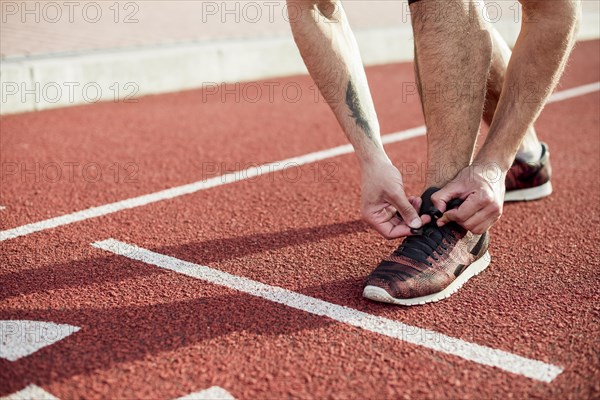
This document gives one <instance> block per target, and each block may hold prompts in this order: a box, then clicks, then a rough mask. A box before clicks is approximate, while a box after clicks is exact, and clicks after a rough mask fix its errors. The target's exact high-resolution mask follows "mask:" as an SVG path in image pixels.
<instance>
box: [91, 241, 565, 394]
mask: <svg viewBox="0 0 600 400" xmlns="http://www.w3.org/2000/svg"><path fill="white" fill-rule="evenodd" d="M92 246H94V247H96V248H98V249H102V250H106V251H109V252H111V253H114V254H117V255H121V256H124V257H128V258H130V259H133V260H138V261H142V262H144V263H147V264H151V265H155V266H157V267H160V268H164V269H167V270H170V271H174V272H177V273H180V274H183V275H187V276H189V277H192V278H196V279H200V280H203V281H206V282H210V283H213V284H216V285H221V286H225V287H228V288H231V289H235V290H238V291H240V292H243V293H248V294H250V295H253V296H257V297H260V298H263V299H266V300H270V301H273V302H276V303H280V304H284V305H286V306H288V307H292V308H295V309H298V310H302V311H306V312H308V313H311V314H315V315H320V316H325V317H329V318H331V319H333V320H335V321H338V322H342V323H344V324H348V325H352V326H354V327H357V328H361V329H364V330H366V331H369V332H374V333H378V334H380V335H385V336H389V337H391V338H394V339H399V340H403V341H405V342H408V343H412V344H415V345H419V346H423V347H426V348H428V349H432V350H435V351H439V352H442V353H446V354H451V355H454V356H457V357H461V358H464V359H466V360H469V361H473V362H476V363H478V364H482V365H487V366H491V367H496V368H500V369H502V370H504V371H508V372H512V373H514V374H518V375H522V376H525V377H528V378H531V379H535V380H538V381H542V382H551V381H552V380H553V379H554V378H556V377H557V376H558V375H559V374H560V373H561V372H562V371H563V369H562V368H561V367H557V366H555V365H551V364H546V363H544V362H541V361H537V360H532V359H529V358H525V357H522V356H519V355H516V354H512V353H509V352H506V351H502V350H498V349H493V348H490V347H486V346H482V345H479V344H476V343H470V342H466V341H464V340H461V339H458V338H453V337H450V336H446V335H444V334H441V333H438V332H434V331H430V330H428V329H422V328H417V327H414V326H410V325H406V324H403V323H402V322H398V321H394V320H391V319H387V318H383V317H378V316H376V315H371V314H367V313H365V312H362V311H358V310H355V309H352V308H349V307H345V306H340V305H337V304H333V303H329V302H326V301H323V300H320V299H317V298H314V297H309V296H306V295H303V294H300V293H296V292H292V291H290V290H287V289H283V288H280V287H277V286H270V285H267V284H264V283H261V282H257V281H253V280H250V279H247V278H243V277H239V276H235V275H231V274H228V273H226V272H222V271H219V270H216V269H213V268H210V267H206V266H202V265H198V264H194V263H191V262H187V261H183V260H179V259H177V258H174V257H169V256H166V255H163V254H159V253H155V252H153V251H150V250H146V249H143V248H141V247H137V246H133V245H130V244H127V243H123V242H120V241H118V240H115V239H107V240H102V241H98V242H95V243H92Z"/></svg>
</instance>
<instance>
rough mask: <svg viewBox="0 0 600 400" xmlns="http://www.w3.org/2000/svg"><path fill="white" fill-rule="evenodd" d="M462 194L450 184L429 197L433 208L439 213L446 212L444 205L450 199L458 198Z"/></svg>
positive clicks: (456, 187)
mask: <svg viewBox="0 0 600 400" xmlns="http://www.w3.org/2000/svg"><path fill="white" fill-rule="evenodd" d="M461 194H462V193H461V192H460V191H459V188H458V186H456V185H453V184H452V183H449V184H447V185H446V186H444V187H443V188H441V189H440V190H438V191H437V192H435V193H434V194H432V195H431V201H432V203H433V205H434V206H435V208H437V209H438V210H440V211H441V212H444V211H446V204H448V202H449V201H450V200H452V199H456V198H458V197H460V195H461Z"/></svg>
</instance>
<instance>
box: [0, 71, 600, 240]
mask: <svg viewBox="0 0 600 400" xmlns="http://www.w3.org/2000/svg"><path fill="white" fill-rule="evenodd" d="M598 90H600V82H595V83H590V84H587V85H583V86H577V87H574V88H571V89H567V90H563V91H560V92H556V93H554V94H553V95H552V96H551V97H550V99H549V100H548V103H554V102H557V101H563V100H567V99H570V98H573V97H576V96H582V95H585V94H589V93H592V92H595V91H598ZM424 135H425V126H424V125H422V126H418V127H416V128H411V129H407V130H405V131H401V132H396V133H390V134H387V135H382V137H381V139H382V141H383V143H384V144H389V143H394V142H400V141H403V140H408V139H411V138H414V137H418V136H424ZM353 151H354V150H353V148H352V146H351V145H350V144H345V145H342V146H337V147H332V148H329V149H326V150H321V151H315V152H313V153H308V154H304V155H301V156H297V157H292V158H288V159H285V160H281V161H275V162H271V163H267V164H263V165H260V166H257V167H251V168H248V169H245V170H241V171H236V172H231V173H228V174H224V175H220V176H216V177H214V178H210V179H206V180H202V181H196V182H193V183H189V184H187V185H181V186H175V187H172V188H170V189H165V190H160V191H158V192H154V193H150V194H145V195H142V196H138V197H132V198H129V199H126V200H121V201H117V202H114V203H109V204H105V205H102V206H98V207H91V208H88V209H85V210H81V211H76V212H74V213H71V214H65V215H61V216H59V217H54V218H50V219H46V220H43V221H39V222H34V223H31V224H26V225H22V226H19V227H16V228H12V229H7V230H4V231H1V232H0V242H1V241H4V240H9V239H14V238H17V237H20V236H26V235H29V234H31V233H34V232H39V231H44V230H47V229H52V228H56V227H59V226H63V225H69V224H72V223H75V222H80V221H85V220H86V219H90V218H96V217H100V216H103V215H108V214H112V213H115V212H118V211H122V210H127V209H130V208H136V207H140V206H144V205H147V204H151V203H156V202H158V201H163V200H168V199H173V198H176V197H179V196H183V195H186V194H191V193H195V192H198V191H200V190H206V189H210V188H213V187H217V186H222V185H226V184H229V183H234V182H239V181H243V180H246V179H249V178H253V177H256V176H260V175H265V174H268V173H271V172H276V171H281V170H284V169H286V168H290V167H294V166H300V165H305V164H310V163H313V162H316V161H321V160H326V159H328V158H333V157H337V156H340V155H343V154H349V153H352V152H353Z"/></svg>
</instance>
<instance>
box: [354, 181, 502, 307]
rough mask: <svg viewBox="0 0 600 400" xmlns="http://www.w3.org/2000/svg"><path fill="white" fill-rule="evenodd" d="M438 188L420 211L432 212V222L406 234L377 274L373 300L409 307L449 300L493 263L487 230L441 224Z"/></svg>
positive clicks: (370, 282) (368, 292) (370, 284)
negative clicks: (477, 231) (434, 199)
mask: <svg viewBox="0 0 600 400" xmlns="http://www.w3.org/2000/svg"><path fill="white" fill-rule="evenodd" d="M437 190H438V189H437V188H429V189H427V190H426V191H425V193H423V195H422V196H421V198H422V199H423V203H422V205H421V210H420V214H421V215H424V214H429V215H431V217H432V222H430V223H428V224H426V225H424V226H423V228H422V229H421V230H420V232H419V234H417V235H414V236H408V237H407V238H405V239H404V241H403V242H402V244H401V245H400V247H398V248H397V249H396V250H395V251H394V252H393V253H392V254H391V255H390V256H389V257H387V258H386V259H384V260H383V261H382V262H381V263H380V264H379V265H378V266H377V268H376V269H375V270H374V271H373V272H372V273H371V275H370V276H369V277H368V279H367V283H366V285H365V289H364V291H363V296H364V297H366V298H367V299H371V300H375V301H381V302H385V303H393V304H401V305H405V306H412V305H417V304H425V303H430V302H434V301H439V300H443V299H445V298H447V297H448V296H450V295H451V294H453V293H454V292H456V291H457V290H458V289H460V287H461V286H462V285H463V284H464V283H465V282H466V281H468V280H469V279H470V278H471V277H473V276H475V275H477V274H479V273H480V272H481V271H483V270H484V269H485V268H487V266H488V265H489V264H490V256H489V254H488V251H487V250H488V244H489V234H488V233H487V232H486V233H484V234H483V235H474V234H472V233H471V232H469V231H467V230H466V229H464V228H463V227H462V226H460V225H458V224H457V223H455V222H451V223H448V224H446V225H444V226H442V227H438V226H437V225H436V220H437V218H438V217H440V216H441V213H440V212H439V211H438V210H437V209H436V208H435V207H433V204H432V203H431V195H432V194H433V193H435V192H436V191H437ZM449 208H453V207H450V206H449Z"/></svg>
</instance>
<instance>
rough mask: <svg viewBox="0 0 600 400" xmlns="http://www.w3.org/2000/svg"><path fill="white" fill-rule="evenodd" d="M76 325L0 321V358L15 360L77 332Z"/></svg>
mask: <svg viewBox="0 0 600 400" xmlns="http://www.w3.org/2000/svg"><path fill="white" fill-rule="evenodd" d="M79 329H80V328H79V327H78V326H73V325H67V324H55V323H54V322H45V321H28V320H3V321H0V358H4V359H5V360H9V361H16V360H18V359H19V358H23V357H26V356H28V355H30V354H33V353H35V352H36V351H38V350H40V349H43V348H44V347H46V346H50V345H51V344H54V343H56V342H58V341H60V340H63V339H64V338H66V337H67V336H70V335H72V334H73V333H75V332H77V331H78V330H79Z"/></svg>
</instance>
